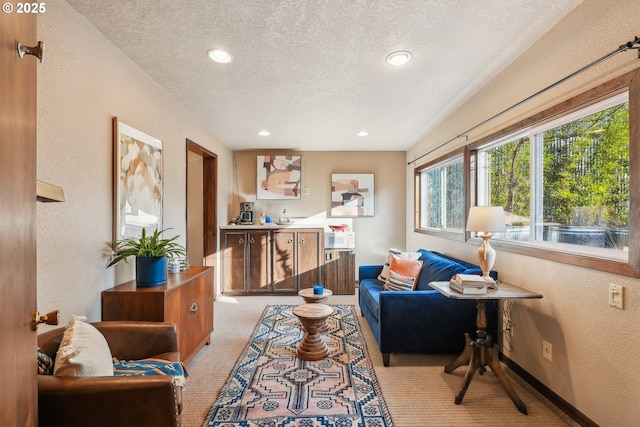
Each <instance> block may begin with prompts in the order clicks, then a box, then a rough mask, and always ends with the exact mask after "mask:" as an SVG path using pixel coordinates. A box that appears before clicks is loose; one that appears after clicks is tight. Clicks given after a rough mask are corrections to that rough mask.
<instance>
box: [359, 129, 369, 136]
mask: <svg viewBox="0 0 640 427" xmlns="http://www.w3.org/2000/svg"><path fill="white" fill-rule="evenodd" d="M356 135H358V136H369V132H367V131H366V130H361V131H360V132H358V133H357V134H356Z"/></svg>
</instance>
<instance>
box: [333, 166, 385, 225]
mask: <svg viewBox="0 0 640 427" xmlns="http://www.w3.org/2000/svg"><path fill="white" fill-rule="evenodd" d="M374 215H375V201H374V175H373V174H372V173H332V174H331V216H332V217H340V216H343V217H344V216H348V217H358V216H374Z"/></svg>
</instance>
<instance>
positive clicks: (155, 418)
mask: <svg viewBox="0 0 640 427" xmlns="http://www.w3.org/2000/svg"><path fill="white" fill-rule="evenodd" d="M92 325H93V326H95V327H96V328H97V329H98V330H99V331H100V332H101V333H102V335H103V336H104V337H105V339H106V341H107V343H108V345H109V348H110V349H111V354H112V356H113V357H114V358H117V359H119V360H140V359H148V358H154V359H162V360H166V361H169V362H178V361H179V360H180V353H179V352H178V342H177V332H176V327H175V325H174V324H172V323H161V322H130V321H111V322H98V323H92ZM64 329H65V328H58V329H55V330H51V331H48V332H45V333H43V334H40V335H38V346H39V347H40V348H41V349H42V350H43V351H44V352H45V353H47V354H48V355H49V356H50V357H52V358H53V357H55V356H56V352H57V350H58V347H59V345H60V342H61V340H62V337H63V333H64ZM181 393H182V392H181V387H179V386H178V385H176V382H175V379H174V377H173V376H169V375H151V376H55V375H38V425H39V426H40V427H46V426H92V427H98V426H105V427H113V426H136V427H145V426H149V427H151V426H154V427H157V426H179V425H180V413H181V411H182V394H181Z"/></svg>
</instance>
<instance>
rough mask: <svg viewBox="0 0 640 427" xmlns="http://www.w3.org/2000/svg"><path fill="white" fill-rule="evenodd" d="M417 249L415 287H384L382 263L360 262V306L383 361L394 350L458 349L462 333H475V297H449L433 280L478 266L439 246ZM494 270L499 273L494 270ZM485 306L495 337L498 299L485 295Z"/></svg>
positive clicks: (434, 351) (445, 351) (447, 351)
mask: <svg viewBox="0 0 640 427" xmlns="http://www.w3.org/2000/svg"><path fill="white" fill-rule="evenodd" d="M418 252H419V253H420V259H421V260H422V261H423V264H422V269H421V271H420V276H419V277H418V282H417V284H416V288H415V290H413V291H385V290H383V286H384V283H383V282H381V281H380V280H378V275H379V274H380V272H381V271H382V267H383V266H382V265H362V266H359V268H358V270H359V281H360V284H359V292H358V299H359V305H360V311H361V313H362V315H363V316H364V318H365V319H366V320H367V323H368V324H369V327H370V328H371V331H372V332H373V335H374V337H375V339H376V341H377V343H378V347H379V348H380V352H381V353H382V357H383V362H384V366H389V359H390V354H391V353H427V354H456V353H460V352H461V351H462V350H463V348H464V344H465V339H464V334H465V333H467V332H468V333H471V336H472V338H473V337H474V336H475V331H476V329H477V328H476V314H477V310H476V302H475V300H455V299H450V298H447V297H445V296H444V295H442V294H440V293H439V292H438V291H436V290H435V289H432V288H431V287H430V286H429V282H437V281H443V280H449V279H450V278H451V277H452V276H453V275H454V274H459V273H464V274H482V270H481V269H480V267H478V266H477V265H474V264H471V263H468V262H466V261H462V260H459V259H456V258H453V257H450V256H447V255H444V254H442V253H438V252H432V251H427V250H424V249H420V250H419V251H418ZM491 275H492V276H493V278H494V279H497V273H496V272H492V273H491ZM486 312H487V325H488V326H487V333H488V334H489V335H491V336H492V337H493V340H494V342H496V338H497V336H496V330H497V301H496V300H489V301H487V304H486Z"/></svg>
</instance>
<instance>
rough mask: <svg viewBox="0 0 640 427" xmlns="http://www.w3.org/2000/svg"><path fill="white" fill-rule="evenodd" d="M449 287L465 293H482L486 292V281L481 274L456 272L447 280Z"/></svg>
mask: <svg viewBox="0 0 640 427" xmlns="http://www.w3.org/2000/svg"><path fill="white" fill-rule="evenodd" d="M449 287H450V288H451V289H453V290H454V291H458V292H460V293H461V294H465V295H483V294H486V293H487V283H486V282H485V281H484V279H483V278H482V276H478V275H475V274H456V275H455V276H453V277H452V278H451V280H450V281H449Z"/></svg>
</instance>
